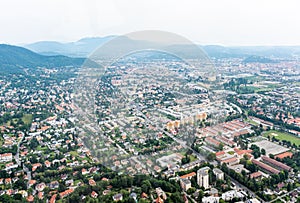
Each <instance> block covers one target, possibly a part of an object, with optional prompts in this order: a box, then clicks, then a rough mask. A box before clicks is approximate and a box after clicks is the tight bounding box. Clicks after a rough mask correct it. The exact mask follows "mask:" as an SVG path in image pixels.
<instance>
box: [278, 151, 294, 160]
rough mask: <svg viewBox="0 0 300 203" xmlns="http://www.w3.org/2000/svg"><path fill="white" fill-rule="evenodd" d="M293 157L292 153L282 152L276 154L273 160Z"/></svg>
mask: <svg viewBox="0 0 300 203" xmlns="http://www.w3.org/2000/svg"><path fill="white" fill-rule="evenodd" d="M292 156H293V153H292V152H283V153H281V154H277V155H276V156H275V157H274V158H275V159H276V158H279V159H283V158H286V157H289V158H292Z"/></svg>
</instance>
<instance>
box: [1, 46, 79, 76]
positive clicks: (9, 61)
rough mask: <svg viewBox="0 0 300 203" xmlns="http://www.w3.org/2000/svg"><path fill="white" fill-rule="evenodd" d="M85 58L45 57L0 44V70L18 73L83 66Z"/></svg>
mask: <svg viewBox="0 0 300 203" xmlns="http://www.w3.org/2000/svg"><path fill="white" fill-rule="evenodd" d="M84 61H85V58H70V57H67V56H61V55H57V56H44V55H40V54H37V53H34V52H32V51H30V50H28V49H25V48H22V47H18V46H11V45H6V44H0V70H1V71H3V70H4V71H8V70H10V71H12V70H14V71H18V70H19V69H20V68H22V67H26V68H35V67H47V68H51V67H63V66H81V65H82V64H83V62H84Z"/></svg>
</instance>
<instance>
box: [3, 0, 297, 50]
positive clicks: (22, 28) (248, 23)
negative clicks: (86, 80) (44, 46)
mask: <svg viewBox="0 0 300 203" xmlns="http://www.w3.org/2000/svg"><path fill="white" fill-rule="evenodd" d="M299 8H300V1H298V0H148V1H146V0H0V29H1V31H0V43H10V44H20V43H29V42H35V41H41V40H55V41H62V42H67V41H75V40H78V39H80V38H83V37H91V36H105V35H116V34H117V35H120V34H126V33H128V32H132V31H139V30H149V29H151V30H153V29H154V30H164V31H169V32H175V33H177V34H180V35H183V36H185V37H187V38H189V39H190V40H192V41H194V42H197V43H200V44H220V45H300V11H299Z"/></svg>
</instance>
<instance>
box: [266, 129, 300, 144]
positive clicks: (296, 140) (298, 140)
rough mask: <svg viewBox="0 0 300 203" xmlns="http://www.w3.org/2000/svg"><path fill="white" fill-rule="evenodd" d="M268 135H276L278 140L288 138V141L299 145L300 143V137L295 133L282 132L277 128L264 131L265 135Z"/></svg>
mask: <svg viewBox="0 0 300 203" xmlns="http://www.w3.org/2000/svg"><path fill="white" fill-rule="evenodd" d="M268 135H270V137H274V136H275V138H276V139H278V140H286V141H290V142H291V143H295V144H296V145H297V146H299V145H300V138H299V137H296V136H295V135H292V134H289V133H286V132H280V131H277V130H269V131H267V132H264V133H263V136H265V137H268Z"/></svg>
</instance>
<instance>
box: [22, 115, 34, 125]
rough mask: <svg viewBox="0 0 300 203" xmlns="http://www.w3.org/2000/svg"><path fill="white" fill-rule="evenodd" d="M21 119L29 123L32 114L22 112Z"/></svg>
mask: <svg viewBox="0 0 300 203" xmlns="http://www.w3.org/2000/svg"><path fill="white" fill-rule="evenodd" d="M22 121H23V122H24V123H25V124H26V125H29V124H31V122H32V115H31V114H24V115H23V117H22Z"/></svg>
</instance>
